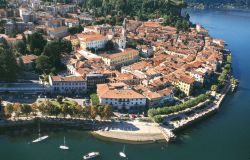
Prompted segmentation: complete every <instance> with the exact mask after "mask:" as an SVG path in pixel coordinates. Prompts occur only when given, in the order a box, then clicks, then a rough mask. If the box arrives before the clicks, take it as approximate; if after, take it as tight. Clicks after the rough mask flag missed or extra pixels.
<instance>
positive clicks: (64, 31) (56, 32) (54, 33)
mask: <svg viewBox="0 0 250 160" xmlns="http://www.w3.org/2000/svg"><path fill="white" fill-rule="evenodd" d="M47 34H48V35H49V36H50V38H52V39H59V38H63V37H65V36H67V35H68V28H67V27H66V26H61V27H56V28H47Z"/></svg>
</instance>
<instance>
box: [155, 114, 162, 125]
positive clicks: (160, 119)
mask: <svg viewBox="0 0 250 160" xmlns="http://www.w3.org/2000/svg"><path fill="white" fill-rule="evenodd" d="M163 120H164V119H163V118H162V117H161V116H160V115H156V116H154V117H153V121H154V122H155V123H162V122H163Z"/></svg>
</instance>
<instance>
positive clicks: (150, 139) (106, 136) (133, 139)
mask: <svg viewBox="0 0 250 160" xmlns="http://www.w3.org/2000/svg"><path fill="white" fill-rule="evenodd" d="M230 89H231V85H229V86H227V88H226V90H225V92H224V93H222V94H221V96H220V98H219V100H218V101H217V102H216V103H215V105H213V106H212V107H209V108H208V109H206V110H205V109H204V111H203V112H201V113H200V114H199V115H195V116H193V117H191V118H190V119H188V120H185V119H184V122H182V121H183V119H181V120H179V121H177V122H176V126H174V128H173V129H169V128H165V127H164V126H159V127H160V128H162V129H163V130H165V131H168V132H170V133H169V134H168V135H166V136H168V137H164V133H162V131H160V132H159V133H158V136H157V137H155V135H154V134H151V133H146V132H145V133H136V132H135V133H131V132H128V131H123V132H122V131H101V130H99V131H93V132H92V134H93V135H94V136H95V137H97V138H99V139H102V140H108V141H115V142H123V143H129V144H138V143H139V144H143V143H145V144H147V143H155V142H164V141H165V142H166V141H167V142H169V141H171V140H172V139H173V138H174V137H175V136H171V135H170V134H171V133H177V132H180V131H181V130H183V129H185V128H187V127H190V126H191V125H192V124H194V123H198V122H199V121H201V120H203V119H205V118H207V117H209V116H211V115H213V114H215V113H216V112H217V111H218V110H219V108H220V106H221V104H222V103H223V100H224V99H225V97H226V96H227V94H228V92H229V91H230ZM142 137H143V138H142Z"/></svg>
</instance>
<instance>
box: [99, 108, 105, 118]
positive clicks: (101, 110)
mask: <svg viewBox="0 0 250 160" xmlns="http://www.w3.org/2000/svg"><path fill="white" fill-rule="evenodd" d="M97 114H98V115H99V117H100V119H104V117H105V114H104V107H103V106H98V107H97Z"/></svg>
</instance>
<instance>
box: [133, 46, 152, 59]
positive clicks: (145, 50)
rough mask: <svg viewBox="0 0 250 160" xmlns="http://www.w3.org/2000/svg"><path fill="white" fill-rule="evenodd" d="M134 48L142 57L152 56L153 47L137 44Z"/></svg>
mask: <svg viewBox="0 0 250 160" xmlns="http://www.w3.org/2000/svg"><path fill="white" fill-rule="evenodd" d="M136 49H137V50H138V51H139V52H140V56H141V57H143V58H149V57H151V56H153V53H154V50H153V47H151V46H147V45H138V46H137V47H136Z"/></svg>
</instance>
